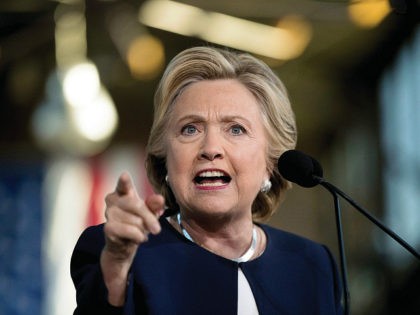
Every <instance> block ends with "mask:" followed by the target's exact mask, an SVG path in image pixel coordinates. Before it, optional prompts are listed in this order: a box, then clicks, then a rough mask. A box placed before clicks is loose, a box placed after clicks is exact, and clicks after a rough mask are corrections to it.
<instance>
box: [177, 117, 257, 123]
mask: <svg viewBox="0 0 420 315" xmlns="http://www.w3.org/2000/svg"><path fill="white" fill-rule="evenodd" d="M219 116H221V121H222V122H231V121H237V120H240V121H243V122H244V123H246V124H248V125H252V121H250V120H249V119H247V118H245V117H243V116H239V115H219ZM185 120H189V121H194V122H204V121H205V120H206V119H205V118H204V116H202V115H197V114H191V115H185V116H183V117H181V118H180V119H179V120H178V121H177V122H178V123H179V122H183V121H185Z"/></svg>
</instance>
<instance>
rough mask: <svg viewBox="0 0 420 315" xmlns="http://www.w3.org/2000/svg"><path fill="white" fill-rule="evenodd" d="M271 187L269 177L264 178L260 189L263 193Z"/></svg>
mask: <svg viewBox="0 0 420 315" xmlns="http://www.w3.org/2000/svg"><path fill="white" fill-rule="evenodd" d="M270 189H271V181H270V180H269V179H264V181H263V183H262V185H261V189H260V191H261V192H262V193H268V192H269V191H270Z"/></svg>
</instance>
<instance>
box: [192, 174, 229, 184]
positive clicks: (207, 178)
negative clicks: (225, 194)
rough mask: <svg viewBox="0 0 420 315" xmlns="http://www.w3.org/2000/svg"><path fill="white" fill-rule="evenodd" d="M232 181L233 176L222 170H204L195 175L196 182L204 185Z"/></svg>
mask: <svg viewBox="0 0 420 315" xmlns="http://www.w3.org/2000/svg"><path fill="white" fill-rule="evenodd" d="M230 181H231V177H230V176H229V175H228V174H226V173H225V172H222V171H203V172H200V173H198V174H197V176H195V177H194V182H195V183H196V184H197V185H199V186H202V187H215V186H223V185H226V184H228V183H229V182H230Z"/></svg>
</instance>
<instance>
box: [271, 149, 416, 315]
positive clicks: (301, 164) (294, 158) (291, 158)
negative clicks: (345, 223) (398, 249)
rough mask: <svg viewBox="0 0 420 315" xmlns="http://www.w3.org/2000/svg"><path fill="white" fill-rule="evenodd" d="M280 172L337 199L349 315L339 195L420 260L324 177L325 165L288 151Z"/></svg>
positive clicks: (414, 251)
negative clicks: (323, 166) (322, 189)
mask: <svg viewBox="0 0 420 315" xmlns="http://www.w3.org/2000/svg"><path fill="white" fill-rule="evenodd" d="M278 170H279V172H280V174H281V175H282V176H283V177H284V178H285V179H286V180H288V181H291V182H293V183H296V184H298V185H300V186H302V187H306V188H311V187H314V186H316V185H318V184H319V185H321V186H323V187H324V188H326V189H327V190H328V191H329V192H330V193H331V194H332V195H333V198H334V206H335V215H336V225H337V236H338V245H339V253H340V262H341V264H340V266H341V276H342V281H343V291H344V292H343V293H344V314H346V315H347V314H349V305H350V293H349V290H348V284H347V267H346V258H345V252H344V241H343V233H342V225H341V210H340V203H339V199H338V195H340V196H341V197H343V198H344V199H345V200H346V201H347V202H349V203H350V204H351V205H352V206H353V207H354V208H355V209H356V210H358V211H359V212H360V213H361V214H363V215H364V216H365V217H366V218H367V219H369V220H370V221H371V222H372V223H373V224H375V225H376V226H378V227H379V228H381V229H382V231H384V232H385V233H387V234H388V235H389V236H390V237H392V238H393V239H394V240H395V241H397V242H398V243H399V244H400V245H401V246H402V247H404V248H405V249H406V250H407V251H409V252H410V253H411V254H412V255H413V256H415V257H416V258H417V259H419V260H420V254H419V253H418V252H417V251H416V250H415V249H414V248H413V247H411V246H410V245H409V244H408V243H407V242H405V241H404V240H403V239H402V238H401V237H400V236H398V235H397V234H396V233H395V232H393V231H392V230H391V229H389V228H388V227H387V226H385V225H384V224H383V223H382V222H381V221H379V220H378V219H376V218H375V217H374V216H373V215H371V214H370V213H369V212H368V211H367V210H365V209H363V208H362V207H361V206H360V205H358V204H357V203H356V202H355V201H354V200H353V199H351V198H350V197H349V196H347V195H346V194H345V193H344V192H342V191H341V190H340V189H338V188H337V187H336V186H334V185H333V184H331V183H329V182H327V181H326V180H325V179H324V178H323V170H322V167H321V164H320V163H319V162H318V161H317V160H315V159H314V158H313V157H311V156H309V155H307V154H305V153H303V152H301V151H298V150H288V151H286V152H284V153H283V154H282V155H281V156H280V158H279V160H278Z"/></svg>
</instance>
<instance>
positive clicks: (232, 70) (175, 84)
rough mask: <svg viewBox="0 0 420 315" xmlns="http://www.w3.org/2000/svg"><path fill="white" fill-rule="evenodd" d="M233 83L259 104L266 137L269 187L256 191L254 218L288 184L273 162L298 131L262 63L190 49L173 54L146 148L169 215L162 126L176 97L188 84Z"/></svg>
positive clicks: (282, 92) (283, 94) (263, 215)
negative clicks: (251, 95) (268, 188)
mask: <svg viewBox="0 0 420 315" xmlns="http://www.w3.org/2000/svg"><path fill="white" fill-rule="evenodd" d="M218 79H235V80H237V81H238V82H241V83H242V84H243V85H244V86H245V87H246V88H247V89H248V90H249V91H250V92H251V93H252V94H253V95H254V97H255V98H256V99H257V101H258V103H259V104H260V106H261V114H262V117H263V122H264V127H265V129H266V134H267V137H268V141H267V142H268V154H267V155H268V156H267V167H268V171H269V172H270V174H271V175H270V180H271V183H272V187H271V189H270V191H268V192H265V193H263V192H260V193H258V195H257V197H256V199H255V200H254V202H253V205H252V214H253V219H254V220H256V221H263V220H265V219H267V218H269V217H270V216H271V215H272V214H273V213H274V212H275V211H276V209H277V208H278V206H279V204H280V202H281V200H282V197H283V192H284V190H285V189H287V188H288V186H289V183H288V182H287V181H286V180H284V179H283V178H282V177H281V175H280V174H279V172H278V170H277V160H278V158H279V156H280V155H281V154H282V153H283V152H284V151H286V150H289V149H293V148H295V146H296V140H297V131H296V122H295V116H294V113H293V110H292V108H291V106H290V101H289V98H288V95H287V91H286V88H285V87H284V85H283V83H282V82H281V81H280V79H279V78H278V77H277V76H276V75H275V74H274V73H273V71H272V70H271V69H270V68H269V67H268V66H267V65H266V64H265V63H263V62H262V61H260V60H258V59H256V58H255V57H253V56H251V55H249V54H246V53H237V52H232V51H229V50H227V49H220V48H214V47H195V48H190V49H187V50H184V51H183V52H181V53H179V54H178V55H177V56H175V58H174V59H172V61H171V62H170V63H169V65H168V66H167V68H166V70H165V72H164V74H163V76H162V79H161V81H160V83H159V85H158V88H157V90H156V93H155V99H154V119H153V125H152V129H151V132H150V136H149V141H148V144H147V156H146V168H147V174H148V176H149V180H150V182H151V184H152V186H153V187H154V189H155V190H156V191H157V192H159V193H161V194H162V195H163V196H164V197H165V200H166V204H167V206H168V207H169V208H171V209H172V210H173V211H178V210H179V206H178V204H177V202H176V200H175V197H174V195H173V193H172V191H171V189H170V188H169V186H168V185H167V184H166V182H165V176H166V175H167V170H166V150H165V141H164V137H165V135H166V126H167V125H168V119H169V118H170V113H171V110H172V107H173V106H172V105H173V104H174V103H175V102H176V100H177V97H178V96H179V95H180V93H182V91H183V90H184V89H185V88H186V87H187V86H189V85H190V84H192V83H194V82H198V81H203V80H218Z"/></svg>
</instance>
